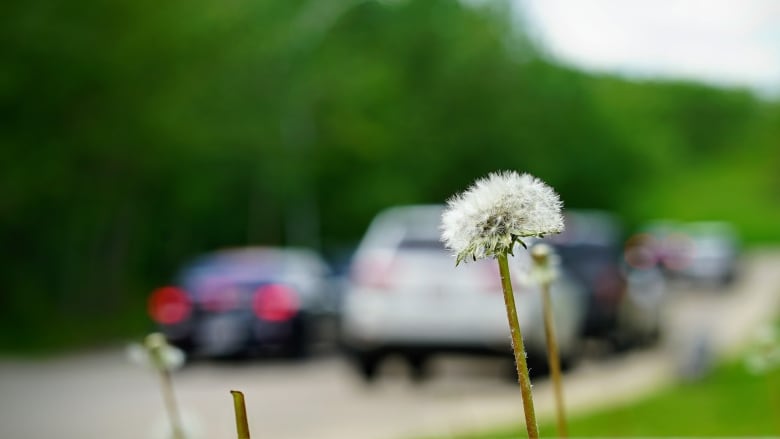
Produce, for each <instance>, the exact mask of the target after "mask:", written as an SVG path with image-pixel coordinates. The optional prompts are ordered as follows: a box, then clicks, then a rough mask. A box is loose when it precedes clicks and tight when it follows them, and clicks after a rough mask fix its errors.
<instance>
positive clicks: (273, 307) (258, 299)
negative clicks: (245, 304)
mask: <svg viewBox="0 0 780 439" xmlns="http://www.w3.org/2000/svg"><path fill="white" fill-rule="evenodd" d="M299 307H300V300H299V298H298V294H297V293H296V291H295V290H294V289H292V288H290V287H288V286H286V285H279V284H269V285H263V286H262V287H260V288H258V289H257V291H255V295H254V297H253V298H252V310H253V311H254V313H255V315H256V316H257V317H259V318H261V319H263V320H266V321H269V322H284V321H287V320H290V319H291V318H293V317H294V316H295V314H296V313H297V312H298V309H299Z"/></svg>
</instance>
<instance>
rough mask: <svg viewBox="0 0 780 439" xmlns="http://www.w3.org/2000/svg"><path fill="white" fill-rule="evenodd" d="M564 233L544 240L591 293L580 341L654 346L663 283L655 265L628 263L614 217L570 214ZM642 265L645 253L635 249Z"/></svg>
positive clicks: (592, 212)
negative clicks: (588, 340) (584, 339)
mask: <svg viewBox="0 0 780 439" xmlns="http://www.w3.org/2000/svg"><path fill="white" fill-rule="evenodd" d="M564 217H565V218H564V220H565V224H566V228H565V230H564V232H563V233H561V234H559V235H554V236H551V237H549V238H547V239H546V241H547V242H549V243H550V244H552V245H553V246H554V247H555V249H556V251H557V253H558V255H559V256H560V258H561V265H562V266H563V267H565V269H566V271H567V272H568V273H569V274H570V275H571V277H572V278H573V279H575V281H576V282H578V283H579V284H580V285H581V286H582V287H583V288H584V289H585V290H586V292H587V294H586V297H587V299H586V304H587V305H586V308H587V312H586V318H585V322H584V324H583V326H582V335H583V336H584V337H591V338H596V339H602V340H607V341H610V342H613V343H614V344H615V345H616V346H619V347H621V348H622V347H628V346H631V345H643V344H648V343H651V342H654V341H655V340H657V339H658V337H659V335H660V332H661V313H662V309H663V299H664V296H665V294H664V292H665V282H664V278H663V275H662V273H661V271H660V270H659V269H658V268H657V267H655V266H654V265H653V264H645V265H639V264H635V265H629V264H626V263H625V257H626V254H624V245H623V240H622V227H621V224H620V222H619V221H618V219H617V218H616V217H615V216H614V215H613V214H611V213H609V212H606V211H601V210H586V209H569V210H567V211H566V212H565V215H564ZM630 249H631V251H633V252H635V253H631V254H630V255H629V256H632V257H633V258H634V259H632V260H637V261H638V259H637V258H638V255H639V253H636V252H639V251H640V250H642V249H644V247H639V246H631V247H630Z"/></svg>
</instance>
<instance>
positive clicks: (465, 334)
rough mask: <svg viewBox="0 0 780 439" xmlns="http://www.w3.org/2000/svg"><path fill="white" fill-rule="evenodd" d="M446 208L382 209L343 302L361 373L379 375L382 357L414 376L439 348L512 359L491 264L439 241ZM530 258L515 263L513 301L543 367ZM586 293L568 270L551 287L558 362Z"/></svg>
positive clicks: (570, 349)
mask: <svg viewBox="0 0 780 439" xmlns="http://www.w3.org/2000/svg"><path fill="white" fill-rule="evenodd" d="M443 208H444V206H439V205H433V206H404V207H395V208H391V209H389V210H386V211H384V212H382V213H380V214H379V215H378V216H377V217H376V219H375V220H374V221H373V222H372V224H371V226H370V227H369V230H368V232H367V233H366V236H365V237H364V239H363V241H362V242H361V244H360V246H359V247H358V249H357V251H356V253H355V257H354V259H353V262H352V266H351V272H350V276H351V279H350V283H349V287H348V288H347V291H346V295H345V298H344V308H343V315H342V336H343V342H344V344H345V347H346V348H347V350H348V352H349V353H350V354H351V358H352V359H353V360H354V361H355V363H356V365H357V366H358V368H359V370H360V372H361V374H362V375H363V377H364V378H366V379H367V380H371V379H373V378H374V377H375V376H376V373H377V370H378V367H379V364H380V363H381V361H382V359H383V358H385V357H386V356H388V355H391V354H400V355H402V356H403V357H405V358H406V359H407V360H408V362H409V365H410V366H411V371H412V373H413V376H414V377H415V378H421V377H422V376H424V373H425V364H426V360H427V359H428V358H429V357H430V355H431V354H436V353H440V352H469V353H493V354H506V355H507V356H508V355H509V354H510V353H511V345H510V341H509V329H508V328H509V327H508V324H507V317H506V310H505V307H504V299H503V295H502V290H501V283H500V278H499V275H498V264H497V263H496V262H495V261H493V260H480V261H476V262H471V261H469V262H468V263H465V264H462V265H461V266H459V267H457V268H456V267H455V258H454V257H453V256H452V255H451V254H449V253H448V251H447V250H446V249H445V248H444V247H443V245H442V243H441V242H440V240H439V235H440V231H439V221H440V218H441V213H442V210H443ZM528 263H529V258H528V253H527V251H525V250H524V249H522V248H518V249H516V251H515V257H512V258H510V270H511V271H513V273H512V275H513V278H512V279H513V284H514V289H515V300H516V302H517V312H518V316H519V319H520V325H521V328H522V331H523V338H524V341H525V346H526V350H527V352H528V361H529V364H531V365H532V368H535V369H536V370H537V371H538V370H540V369H541V370H543V369H544V368H545V367H546V354H545V339H544V328H543V325H542V311H541V300H540V294H539V291H538V289H537V288H536V287H529V286H526V285H524V284H523V283H522V282H521V279H522V278H523V274H524V273H525V271H526V270H525V268H524V266H527V265H528ZM584 294H585V293H584V291H583V290H582V289H581V288H579V287H577V286H576V285H575V284H574V283H572V282H571V281H570V280H569V279H568V277H567V276H566V275H565V274H564V275H562V276H561V277H560V279H559V280H558V281H556V283H555V284H554V286H553V289H552V296H553V303H554V312H555V323H556V332H557V338H558V343H559V347H560V352H561V357H562V358H563V359H564V361H566V360H570V359H571V358H572V357H573V356H574V354H575V352H576V349H577V347H578V346H577V344H578V343H577V342H578V340H579V334H580V329H581V324H582V322H583V317H584V311H585V309H584V305H583V299H584Z"/></svg>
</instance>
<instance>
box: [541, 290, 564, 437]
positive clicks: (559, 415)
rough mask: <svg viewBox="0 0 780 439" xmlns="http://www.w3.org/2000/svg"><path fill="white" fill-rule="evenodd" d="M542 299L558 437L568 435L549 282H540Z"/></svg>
mask: <svg viewBox="0 0 780 439" xmlns="http://www.w3.org/2000/svg"><path fill="white" fill-rule="evenodd" d="M542 297H543V300H544V304H543V307H544V335H545V339H546V340H547V361H548V362H549V363H550V377H551V378H552V382H553V390H554V392H555V415H556V421H557V424H558V436H559V437H564V438H565V437H567V436H568V435H569V433H568V431H567V428H566V412H565V410H564V405H563V382H562V381H563V380H562V378H561V359H560V355H559V354H558V341H557V339H556V338H555V325H554V322H553V314H552V303H551V300H550V282H549V281H545V282H542Z"/></svg>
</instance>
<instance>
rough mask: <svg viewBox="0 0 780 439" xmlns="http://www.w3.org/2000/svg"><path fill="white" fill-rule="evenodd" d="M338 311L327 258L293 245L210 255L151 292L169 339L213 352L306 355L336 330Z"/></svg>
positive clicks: (155, 311) (155, 312)
mask: <svg viewBox="0 0 780 439" xmlns="http://www.w3.org/2000/svg"><path fill="white" fill-rule="evenodd" d="M336 309H337V303H336V301H335V297H334V295H333V291H332V289H331V288H330V283H329V270H328V268H327V266H326V264H325V263H324V262H323V260H322V259H321V258H320V257H319V256H318V255H317V254H316V253H314V252H313V251H310V250H304V249H289V248H263V247H257V248H240V249H231V250H225V251H220V252H216V253H212V254H208V255H205V256H203V257H200V258H198V259H196V260H195V261H193V262H192V263H190V264H188V265H186V266H184V267H183V268H182V270H181V272H180V273H179V276H178V280H177V282H176V283H175V285H170V286H165V287H162V288H159V289H157V290H155V291H154V292H153V293H152V295H151V296H150V298H149V313H150V315H151V317H152V319H153V320H154V321H155V322H156V323H157V324H158V325H159V327H160V330H161V331H162V332H163V333H164V334H165V335H166V337H167V338H168V339H169V340H170V341H171V343H173V344H175V345H177V346H179V347H181V348H183V349H185V350H187V351H189V352H191V353H193V354H196V355H204V356H211V357H213V356H233V355H239V354H246V353H252V352H274V353H281V354H284V355H289V356H293V357H301V356H304V355H305V354H307V353H308V351H309V349H310V347H312V345H313V344H314V343H315V342H319V341H322V340H323V338H325V337H326V334H327V333H328V332H332V331H328V327H329V326H333V325H328V323H329V322H331V321H332V320H333V318H334V317H335V314H336ZM333 324H335V322H333Z"/></svg>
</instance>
